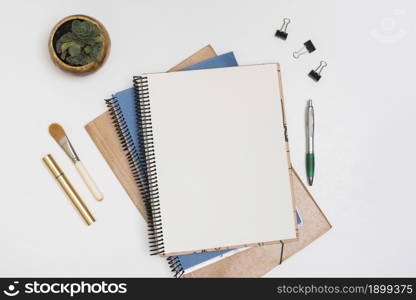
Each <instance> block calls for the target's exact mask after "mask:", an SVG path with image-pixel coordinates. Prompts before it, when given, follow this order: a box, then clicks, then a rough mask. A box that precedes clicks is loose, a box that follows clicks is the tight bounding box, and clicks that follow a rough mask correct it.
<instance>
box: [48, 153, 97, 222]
mask: <svg viewBox="0 0 416 300" xmlns="http://www.w3.org/2000/svg"><path fill="white" fill-rule="evenodd" d="M42 160H43V161H44V163H45V164H46V166H47V167H48V169H49V171H51V173H52V175H53V176H54V177H55V179H56V180H57V181H58V183H59V185H60V186H61V187H62V189H63V190H64V192H65V194H66V195H67V196H68V198H69V199H70V200H71V202H72V204H74V206H75V208H76V209H77V210H78V212H79V214H80V215H81V217H82V218H83V219H84V221H85V223H87V225H91V224H92V223H94V222H95V218H94V216H93V215H92V213H91V212H90V210H89V209H88V207H87V206H86V205H85V203H84V201H83V200H82V199H81V197H80V195H79V194H78V192H77V191H76V190H75V188H74V187H73V186H72V184H71V182H70V181H69V180H68V178H67V177H66V176H65V174H64V172H63V171H62V169H61V168H60V167H59V165H58V164H57V163H56V161H55V159H54V158H53V157H52V154H48V155H47V156H45V157H43V158H42Z"/></svg>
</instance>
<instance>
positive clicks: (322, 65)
mask: <svg viewBox="0 0 416 300" xmlns="http://www.w3.org/2000/svg"><path fill="white" fill-rule="evenodd" d="M326 66H327V63H326V61H323V60H321V62H320V63H319V66H318V67H317V68H316V69H315V70H311V71H310V72H309V74H308V76H309V77H310V78H312V79H313V80H315V81H319V79H321V72H322V70H323V69H324V68H325V67H326Z"/></svg>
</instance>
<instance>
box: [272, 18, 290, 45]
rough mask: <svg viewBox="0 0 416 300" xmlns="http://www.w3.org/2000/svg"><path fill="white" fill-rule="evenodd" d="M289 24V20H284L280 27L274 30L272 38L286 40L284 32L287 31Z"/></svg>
mask: <svg viewBox="0 0 416 300" xmlns="http://www.w3.org/2000/svg"><path fill="white" fill-rule="evenodd" d="M289 23H290V19H289V18H284V19H283V25H282V27H280V29H278V30H276V33H275V34H274V36H275V37H277V38H279V39H282V40H286V39H287V35H288V33H287V32H286V30H287V25H289Z"/></svg>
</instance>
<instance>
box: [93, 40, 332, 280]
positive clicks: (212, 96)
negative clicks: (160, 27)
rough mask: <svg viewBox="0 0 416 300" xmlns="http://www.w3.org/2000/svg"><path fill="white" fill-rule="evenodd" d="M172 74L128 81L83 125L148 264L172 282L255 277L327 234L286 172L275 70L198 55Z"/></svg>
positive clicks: (285, 146) (293, 174)
mask: <svg viewBox="0 0 416 300" xmlns="http://www.w3.org/2000/svg"><path fill="white" fill-rule="evenodd" d="M179 70H181V72H174V71H179ZM169 71H170V72H168V73H157V74H141V75H138V76H135V77H134V87H133V88H130V89H127V90H124V91H121V92H119V93H116V94H114V96H113V97H112V98H111V99H109V100H107V105H108V107H109V112H107V113H105V114H103V115H101V116H99V117H98V118H96V119H95V120H93V121H92V122H90V123H89V124H87V126H86V129H87V131H88V133H89V134H90V136H91V138H92V139H93V141H94V142H95V144H96V145H97V147H98V148H99V150H100V151H101V153H102V154H103V156H104V158H105V159H106V161H107V162H108V164H109V165H110V167H111V168H112V169H113V171H114V173H115V174H116V176H117V177H118V179H119V181H120V182H121V184H122V185H123V186H124V188H125V189H126V191H127V193H128V194H129V196H130V198H131V199H132V200H133V202H134V203H135V204H136V206H137V208H138V209H139V211H140V212H141V213H142V215H143V216H144V217H145V218H146V219H147V221H148V223H149V239H150V245H151V247H150V248H151V253H152V254H159V255H161V256H166V257H168V261H169V264H170V266H171V268H172V270H173V272H174V273H175V275H176V276H185V277H253V276H262V275H264V274H265V273H266V272H268V271H269V270H271V269H272V268H273V267H275V266H277V265H278V264H280V263H281V262H282V261H283V260H285V259H286V258H288V257H289V256H291V255H292V254H294V253H295V252H297V251H299V250H300V249H302V248H304V247H305V246H306V245H308V244H309V243H311V242H312V241H313V240H315V239H316V238H317V237H319V236H320V235H322V234H323V233H325V232H326V231H327V230H329V229H330V224H329V222H328V221H327V219H326V218H325V216H324V215H323V213H322V212H321V211H320V209H319V207H318V206H317V205H316V203H315V202H314V200H313V198H312V197H311V195H310V194H309V193H308V191H307V189H306V188H305V186H304V185H303V183H302V182H301V180H300V179H299V177H298V176H297V174H296V172H295V171H294V170H293V168H292V167H291V163H290V155H289V148H288V137H287V126H286V121H285V115H284V97H283V91H282V80H281V72H280V67H279V65H278V64H263V65H251V66H237V61H236V59H235V57H234V55H233V53H226V54H223V55H219V56H216V54H215V52H214V51H213V49H212V48H211V47H210V46H207V47H205V48H203V49H201V50H200V51H198V52H197V53H195V54H194V55H193V56H191V57H190V58H188V59H187V60H185V61H183V62H182V63H180V64H179V65H177V66H176V67H174V68H173V69H171V70H169ZM296 210H297V211H296Z"/></svg>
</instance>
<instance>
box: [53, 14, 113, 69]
mask: <svg viewBox="0 0 416 300" xmlns="http://www.w3.org/2000/svg"><path fill="white" fill-rule="evenodd" d="M109 51H110V37H109V35H108V33H107V30H106V29H105V28H104V26H103V25H102V24H101V23H100V22H98V21H97V20H95V19H93V18H91V17H88V16H84V15H74V16H69V17H67V18H64V19H63V20H61V21H60V22H58V24H56V25H55V27H54V28H53V30H52V32H51V35H50V38H49V52H50V54H51V57H52V59H53V61H54V62H55V63H56V64H57V65H58V66H59V67H60V68H61V69H63V70H65V71H69V72H73V73H77V74H87V73H91V72H94V71H96V70H97V69H98V68H100V67H101V66H102V64H103V63H104V61H105V59H106V58H107V56H108V54H109Z"/></svg>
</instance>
